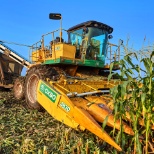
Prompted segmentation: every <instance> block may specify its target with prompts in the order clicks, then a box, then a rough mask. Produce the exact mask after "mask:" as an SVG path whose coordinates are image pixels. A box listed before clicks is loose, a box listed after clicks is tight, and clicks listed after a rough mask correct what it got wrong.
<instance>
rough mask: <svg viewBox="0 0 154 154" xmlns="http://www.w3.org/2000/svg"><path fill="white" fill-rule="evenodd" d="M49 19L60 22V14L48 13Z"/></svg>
mask: <svg viewBox="0 0 154 154" xmlns="http://www.w3.org/2000/svg"><path fill="white" fill-rule="evenodd" d="M49 19H54V20H60V19H61V14H60V13H50V14H49Z"/></svg>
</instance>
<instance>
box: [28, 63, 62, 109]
mask: <svg viewBox="0 0 154 154" xmlns="http://www.w3.org/2000/svg"><path fill="white" fill-rule="evenodd" d="M58 75H59V74H58V73H57V71H56V70H55V69H54V68H52V67H51V66H46V65H39V66H34V67H32V68H30V69H29V70H28V72H27V75H26V80H25V95H26V96H25V97H26V104H27V106H28V107H29V108H31V109H37V110H42V106H41V105H40V104H39V103H38V102H37V88H38V83H39V80H40V79H42V80H46V78H49V79H52V80H53V79H56V77H57V76H58Z"/></svg>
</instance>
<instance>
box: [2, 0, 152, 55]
mask: <svg viewBox="0 0 154 154" xmlns="http://www.w3.org/2000/svg"><path fill="white" fill-rule="evenodd" d="M0 5H1V7H0V15H1V16H0V40H6V41H11V42H17V43H22V44H27V45H32V44H33V43H35V42H37V41H38V40H40V38H41V35H42V34H44V33H47V32H50V31H53V30H55V29H57V28H59V21H53V20H49V18H48V16H49V13H50V12H56V13H61V14H62V16H63V28H64V29H68V28H69V27H72V26H73V25H76V24H78V23H81V22H84V21H88V20H96V21H100V22H103V23H105V24H108V25H110V26H111V27H113V28H114V32H113V33H112V35H113V39H112V40H111V42H112V43H115V44H117V43H118V40H119V39H123V40H124V43H125V42H126V40H127V38H128V37H129V38H130V45H131V46H132V45H133V46H134V48H136V49H138V48H140V47H141V46H142V44H143V40H144V38H145V36H146V43H147V44H148V43H150V44H152V43H154V8H153V6H154V1H153V0H127V1H126V0H125V1H124V0H110V1H107V0H94V1H92V0H89V1H88V0H84V1H83V0H76V1H73V0H44V1H43V0H20V1H19V0H0ZM9 46H10V45H9ZM11 47H12V46H11ZM12 48H13V49H14V50H17V51H18V52H20V54H23V55H25V56H26V57H28V48H25V47H19V46H13V47H12Z"/></svg>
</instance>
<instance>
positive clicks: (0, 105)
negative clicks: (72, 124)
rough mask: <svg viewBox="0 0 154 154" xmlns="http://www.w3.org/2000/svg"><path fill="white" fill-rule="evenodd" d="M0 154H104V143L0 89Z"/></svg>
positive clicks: (106, 149)
mask: <svg viewBox="0 0 154 154" xmlns="http://www.w3.org/2000/svg"><path fill="white" fill-rule="evenodd" d="M0 113H1V116H0V154H37V153H38V154H73V153H74V154H82V153H83V154H90V153H92V154H93V153H95V154H100V153H104V154H107V152H106V151H108V152H109V153H111V150H112V149H110V148H109V147H108V146H109V145H107V144H106V143H104V142H103V141H102V140H100V139H99V138H98V137H96V136H94V135H93V134H92V133H90V132H88V131H86V132H80V131H75V130H73V129H71V128H68V127H67V126H65V125H64V124H62V123H60V122H58V121H57V120H55V119H53V118H52V117H51V116H50V115H49V114H48V113H47V112H38V111H36V110H30V109H27V108H26V106H25V102H24V101H16V100H15V99H14V98H13V94H12V92H11V91H0Z"/></svg>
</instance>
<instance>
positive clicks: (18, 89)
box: [13, 76, 25, 100]
mask: <svg viewBox="0 0 154 154" xmlns="http://www.w3.org/2000/svg"><path fill="white" fill-rule="evenodd" d="M24 81H25V77H22V76H20V77H18V78H17V79H16V80H15V82H14V85H13V94H14V97H15V98H16V99H17V100H23V99H24Z"/></svg>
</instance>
